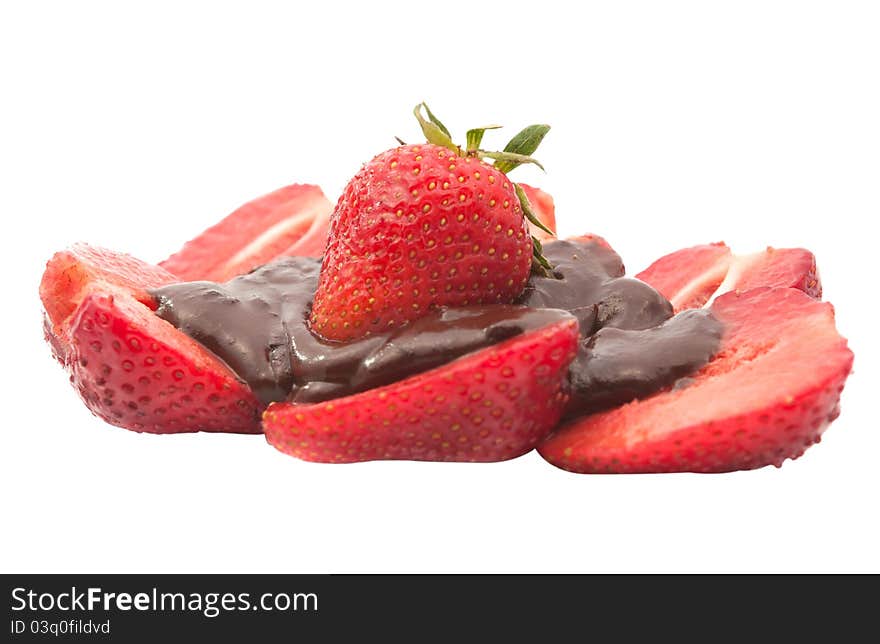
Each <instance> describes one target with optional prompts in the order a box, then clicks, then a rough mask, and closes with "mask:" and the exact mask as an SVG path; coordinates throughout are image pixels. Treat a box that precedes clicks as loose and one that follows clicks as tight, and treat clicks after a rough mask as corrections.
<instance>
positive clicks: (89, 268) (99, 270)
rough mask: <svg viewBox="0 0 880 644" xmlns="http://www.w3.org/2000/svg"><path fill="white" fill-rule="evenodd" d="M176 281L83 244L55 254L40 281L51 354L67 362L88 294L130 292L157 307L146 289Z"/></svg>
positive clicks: (142, 264)
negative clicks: (75, 319) (74, 322)
mask: <svg viewBox="0 0 880 644" xmlns="http://www.w3.org/2000/svg"><path fill="white" fill-rule="evenodd" d="M177 281H179V280H178V279H177V278H176V277H175V276H174V275H172V274H171V273H169V272H168V271H166V270H165V269H163V268H160V267H159V266H154V265H153V264H147V263H146V262H142V261H141V260H139V259H137V258H135V257H132V256H131V255H126V254H124V253H117V252H115V251H111V250H107V249H106V248H99V247H97V246H89V245H87V244H81V243H80V244H74V245H73V246H71V247H70V248H68V249H67V250H63V251H61V252H58V253H55V255H53V256H52V259H50V260H49V261H48V263H47V264H46V270H45V271H44V272H43V277H42V279H41V281H40V300H41V301H42V302H43V308H44V310H45V312H46V316H45V318H44V323H43V329H44V333H45V336H46V340H47V341H48V342H49V344H50V346H51V347H52V354H53V355H54V356H55V357H56V358H57V359H58V360H59V361H60V362H62V363H63V362H65V360H66V354H67V337H68V331H69V326H70V325H69V322H70V318H71V316H72V315H73V313H74V312H75V311H76V309H77V308H78V307H79V305H80V302H82V300H83V299H84V298H85V297H86V296H87V295H88V294H89V293H93V292H105V293H106V292H111V291H112V292H121V293H128V294H130V295H131V297H133V298H134V299H136V300H137V301H139V302H142V303H143V304H145V305H146V306H149V307H154V303H153V298H152V297H151V296H150V294H149V293H148V292H147V289H150V288H157V287H159V286H163V285H165V284H171V283H173V282H177Z"/></svg>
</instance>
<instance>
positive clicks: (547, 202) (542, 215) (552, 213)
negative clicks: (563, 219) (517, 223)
mask: <svg viewBox="0 0 880 644" xmlns="http://www.w3.org/2000/svg"><path fill="white" fill-rule="evenodd" d="M519 185H520V187H521V188H522V189H523V192H525V193H526V198H528V200H529V204H530V205H531V206H532V212H534V213H535V216H536V217H537V218H538V220H539V221H540V222H541V223H542V224H544V225H545V226H547V228H549V229H550V230H552V231H553V234H552V235H548V234H547V233H546V232H545V231H543V230H541V229H540V228H538V227H537V226H535V225H534V224H532V223H531V222H529V230H530V231H531V233H532V235H533V236H534V237H537V238H538V239H540V240H541V241H545V240H547V239H556V205H555V204H554V203H553V197H552V196H551V195H550V193H548V192H544V191H543V190H541V189H540V188H533V187H532V186H530V185H528V184H526V183H520V184H519Z"/></svg>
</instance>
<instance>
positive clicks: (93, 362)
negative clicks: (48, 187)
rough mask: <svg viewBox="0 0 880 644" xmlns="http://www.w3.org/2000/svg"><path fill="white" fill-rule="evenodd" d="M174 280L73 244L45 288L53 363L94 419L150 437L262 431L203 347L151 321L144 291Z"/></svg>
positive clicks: (250, 404) (247, 399) (235, 383)
mask: <svg viewBox="0 0 880 644" xmlns="http://www.w3.org/2000/svg"><path fill="white" fill-rule="evenodd" d="M176 281H178V280H177V278H176V277H175V276H174V275H172V274H171V273H169V272H168V271H166V270H165V269H163V268H160V267H158V266H153V265H151V264H147V263H146V262H142V261H141V260H139V259H136V258H134V257H131V256H130V255H125V254H123V253H115V252H113V251H110V250H106V249H103V248H95V247H92V246H87V245H85V244H77V245H75V246H73V247H71V248H69V249H67V250H65V251H61V252H60V253H56V254H55V255H54V256H53V257H52V259H51V260H49V262H48V264H47V266H46V271H45V273H44V274H43V279H42V281H41V282H40V297H41V299H42V301H43V306H44V308H45V311H46V315H45V317H44V332H45V335H46V340H47V341H48V342H49V345H50V347H51V349H52V353H53V355H54V356H55V357H56V358H57V359H58V360H59V361H60V362H62V363H64V364H66V365H67V366H68V367H69V368H70V370H71V382H72V384H73V386H74V388H75V389H76V390H77V391H78V392H79V394H80V396H81V397H82V398H83V400H84V401H85V402H86V405H87V406H88V407H89V409H91V410H92V411H93V412H94V413H95V414H96V415H98V416H99V417H101V418H103V419H105V420H107V421H108V422H110V423H113V424H114V425H119V426H121V427H126V428H128V429H133V430H135V431H144V432H156V433H167V432H182V431H197V430H199V429H203V430H208V431H230V432H254V433H257V432H259V431H260V427H259V421H258V418H259V410H258V408H257V403H256V400H255V399H254V397H253V394H252V393H251V391H250V389H249V388H248V387H247V386H246V385H244V384H243V383H242V382H241V381H240V380H239V379H238V378H237V377H236V376H235V375H234V374H233V373H232V372H231V371H230V370H229V368H228V367H227V366H226V365H225V364H223V363H222V362H221V361H220V360H218V359H217V358H216V357H214V355H213V354H211V353H209V352H208V351H206V350H205V349H204V348H203V347H202V346H201V345H200V344H198V343H197V342H195V341H194V340H192V339H190V338H189V337H188V336H186V335H184V334H183V333H181V332H180V331H178V330H177V329H175V328H174V327H173V326H171V325H170V324H168V323H167V322H165V321H164V320H162V319H160V318H159V317H157V316H156V315H155V313H154V312H153V310H154V309H155V306H156V305H155V302H154V301H153V298H152V296H151V295H150V293H149V291H148V289H152V288H158V287H160V286H163V285H166V284H170V283H174V282H176Z"/></svg>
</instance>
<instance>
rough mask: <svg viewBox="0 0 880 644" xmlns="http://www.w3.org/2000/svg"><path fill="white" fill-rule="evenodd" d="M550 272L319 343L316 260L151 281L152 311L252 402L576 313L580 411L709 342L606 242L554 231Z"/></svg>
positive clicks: (304, 394) (422, 365)
mask: <svg viewBox="0 0 880 644" xmlns="http://www.w3.org/2000/svg"><path fill="white" fill-rule="evenodd" d="M544 255H545V256H546V257H547V258H548V259H549V260H550V262H551V264H553V265H554V267H555V272H556V275H554V276H553V277H538V276H532V277H531V279H530V280H529V283H528V285H527V286H526V288H525V290H524V292H523V294H522V295H521V296H520V298H519V299H518V300H517V302H516V303H515V304H514V305H500V304H494V305H484V306H473V307H464V308H440V309H437V310H435V311H432V312H431V313H430V314H429V315H427V316H425V317H423V318H421V319H419V320H417V321H415V322H413V323H411V324H409V325H408V326H405V327H402V328H400V329H397V330H395V331H394V332H391V333H384V334H375V335H371V336H368V337H366V338H363V339H361V340H356V341H354V342H349V343H344V344H342V343H330V342H326V341H324V340H322V339H320V338H318V337H316V336H314V335H313V334H312V333H311V332H310V331H309V328H308V325H307V319H308V313H309V307H310V306H311V302H312V298H313V296H314V292H315V289H316V288H317V282H318V273H319V271H320V266H321V265H320V260H317V259H311V258H304V257H291V258H286V259H281V260H277V261H275V262H272V263H270V264H266V265H265V266H262V267H260V268H258V269H255V270H254V271H252V272H251V273H249V274H247V275H242V276H240V277H236V278H234V279H232V280H230V281H229V282H226V283H225V284H216V283H213V282H185V283H180V284H172V285H170V286H164V287H161V288H159V289H156V290H155V291H153V292H152V293H153V295H154V296H155V297H156V299H157V301H158V304H159V307H158V309H157V311H156V313H157V314H158V315H159V316H160V317H162V318H163V319H165V320H167V321H168V322H170V323H171V324H173V325H174V326H176V327H177V328H179V329H180V330H181V331H183V332H184V333H186V334H187V335H189V336H190V337H192V338H194V339H195V340H197V341H198V342H200V343H201V344H203V345H204V346H205V347H206V348H208V349H209V350H210V351H212V352H213V353H214V354H216V355H217V356H218V357H220V358H221V359H223V360H224V361H225V362H226V364H228V365H229V367H230V368H231V369H232V370H233V371H235V373H237V374H238V375H239V377H241V378H242V379H243V380H244V381H245V382H247V383H248V384H249V385H250V386H251V388H252V389H253V390H254V393H255V394H256V396H257V397H258V398H259V399H260V400H261V401H262V402H263V403H269V402H272V401H278V400H293V401H296V402H318V401H322V400H328V399H332V398H338V397H341V396H346V395H350V394H352V393H356V392H359V391H365V390H367V389H372V388H375V387H379V386H382V385H386V384H389V383H391V382H395V381H397V380H401V379H403V378H406V377H408V376H411V375H413V374H416V373H420V372H423V371H426V370H428V369H432V368H434V367H438V366H440V365H443V364H446V363H448V362H450V361H452V360H455V359H456V358H459V357H461V356H463V355H465V354H467V353H471V352H473V351H476V350H478V349H481V348H484V347H487V346H490V345H492V344H496V343H498V342H502V341H504V340H507V339H509V338H512V337H514V336H517V335H520V334H522V333H526V332H528V331H531V330H534V329H538V328H541V327H543V326H546V325H548V324H551V323H553V322H555V321H558V320H563V319H570V316H571V315H574V316H575V317H577V319H578V321H579V324H580V329H581V335H582V340H581V348H580V351H579V354H578V357H577V358H576V359H575V361H574V363H573V364H572V367H571V382H572V385H573V395H572V407H571V412H572V413H575V412H576V413H587V412H591V411H596V410H598V409H601V408H605V407H608V406H613V405H617V404H620V403H622V402H626V401H628V400H632V399H633V398H639V397H643V396H645V395H648V394H650V393H653V392H655V391H657V390H659V389H661V388H664V387H668V386H671V385H675V383H676V381H678V380H679V379H681V378H683V377H685V376H687V375H689V374H691V373H693V372H694V371H696V370H697V369H699V368H700V367H701V366H702V365H703V364H705V363H706V362H707V361H708V360H709V359H710V358H711V357H712V355H713V353H714V352H715V351H716V350H717V346H718V343H719V340H720V333H721V328H720V324H719V323H718V322H716V321H715V320H714V319H713V318H712V317H711V315H710V314H709V313H707V312H704V311H691V312H687V313H684V314H679V315H678V316H676V317H674V318H673V317H672V314H673V311H672V306H671V305H670V304H669V302H668V301H667V300H666V299H665V298H664V297H663V296H662V295H660V294H659V293H658V292H657V291H655V290H654V289H653V288H651V287H650V286H648V285H647V284H645V283H643V282H640V281H638V280H634V279H630V278H626V277H624V276H623V275H624V267H623V263H622V262H621V261H620V257H619V256H618V255H617V253H615V252H614V251H613V250H611V249H609V248H607V247H605V246H603V245H600V244H598V243H596V242H592V241H588V242H574V241H556V242H551V243H548V244H545V246H544Z"/></svg>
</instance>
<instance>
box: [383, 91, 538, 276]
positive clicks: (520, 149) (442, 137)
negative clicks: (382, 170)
mask: <svg viewBox="0 0 880 644" xmlns="http://www.w3.org/2000/svg"><path fill="white" fill-rule="evenodd" d="M423 111H424V114H423V113H422V112H423ZM413 115H414V116H415V117H416V120H417V121H418V122H419V126H420V127H421V128H422V133H423V134H424V135H425V139H427V141H428V143H433V144H434V145H439V146H442V147H444V148H447V149H448V150H450V151H452V152H453V153H455V154H456V155H458V156H460V157H470V158H475V159H480V160H482V161H486V160H487V159H488V160H490V161H491V162H492V165H494V166H495V168H496V169H498V170H500V171H501V172H503V173H504V174H508V173H509V172H510V171H511V170H514V169H515V168H518V167H519V166H521V165H523V164H528V163H530V164H533V165H536V166H538V167H539V168H541V170H544V166H543V165H541V163H540V162H539V161H538V160H537V159H535V158H534V157H532V156H531V155H532V154H533V153H534V152H535V150H537V149H538V146H539V145H540V144H541V141H542V140H543V139H544V137H545V136H546V135H547V132H549V131H550V126H549V125H544V124H537V125H529V126H527V127H525V128H523V129H522V130H520V131H519V132H518V133H517V134H516V135H515V136H514V137H513V138H512V139H510V141H508V143H507V145H506V146H504V150H502V151H500V152H498V151H492V150H485V149H483V148H481V147H480V146H481V144H482V142H483V135H484V134H485V133H486V131H487V130H498V129H500V128H501V127H502V126H501V125H485V126H482V127H477V128H472V129H470V130H468V131H467V134H466V144H465V147H464V148H462V147H461V146H460V145H458V144H456V143H455V142H454V141H453V140H452V135H451V134H450V133H449V129H448V128H447V127H446V126H445V125H443V122H442V121H441V120H440V119H438V118H437V117H436V116H435V115H434V113H433V112H432V111H431V108H429V107H428V105H427V103H424V102H422V103H419V104H418V105H416V106H415V108H414V109H413ZM395 138H397V137H395ZM397 140H398V141H399V142H400V143H401V144H403V142H402V141H401V140H400V139H399V138H397ZM486 162H487V163H488V161H486ZM511 183H512V184H513V188H514V191H515V192H516V196H517V198H518V199H519V203H520V206H521V208H522V212H523V216H524V217H525V218H526V219H527V220H528V221H529V222H531V223H532V224H534V225H535V226H537V227H538V228H539V229H541V230H543V231H544V232H546V233H549V234H550V235H553V234H554V233H553V231H552V230H550V229H549V228H547V227H546V226H545V225H544V223H543V222H542V221H541V220H540V219H539V218H538V217H537V216H536V215H535V213H534V210H532V206H531V204H530V203H529V199H528V197H527V196H526V193H525V191H524V190H523V189H522V188H521V187H520V185H519V184H518V183H515V182H511ZM532 272H533V273H536V274H538V275H542V276H544V277H553V275H554V272H553V266H552V265H551V264H550V262H549V261H547V258H546V257H544V255H543V253H542V248H541V242H540V240H539V239H538V238H537V237H535V236H534V235H533V236H532Z"/></svg>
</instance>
